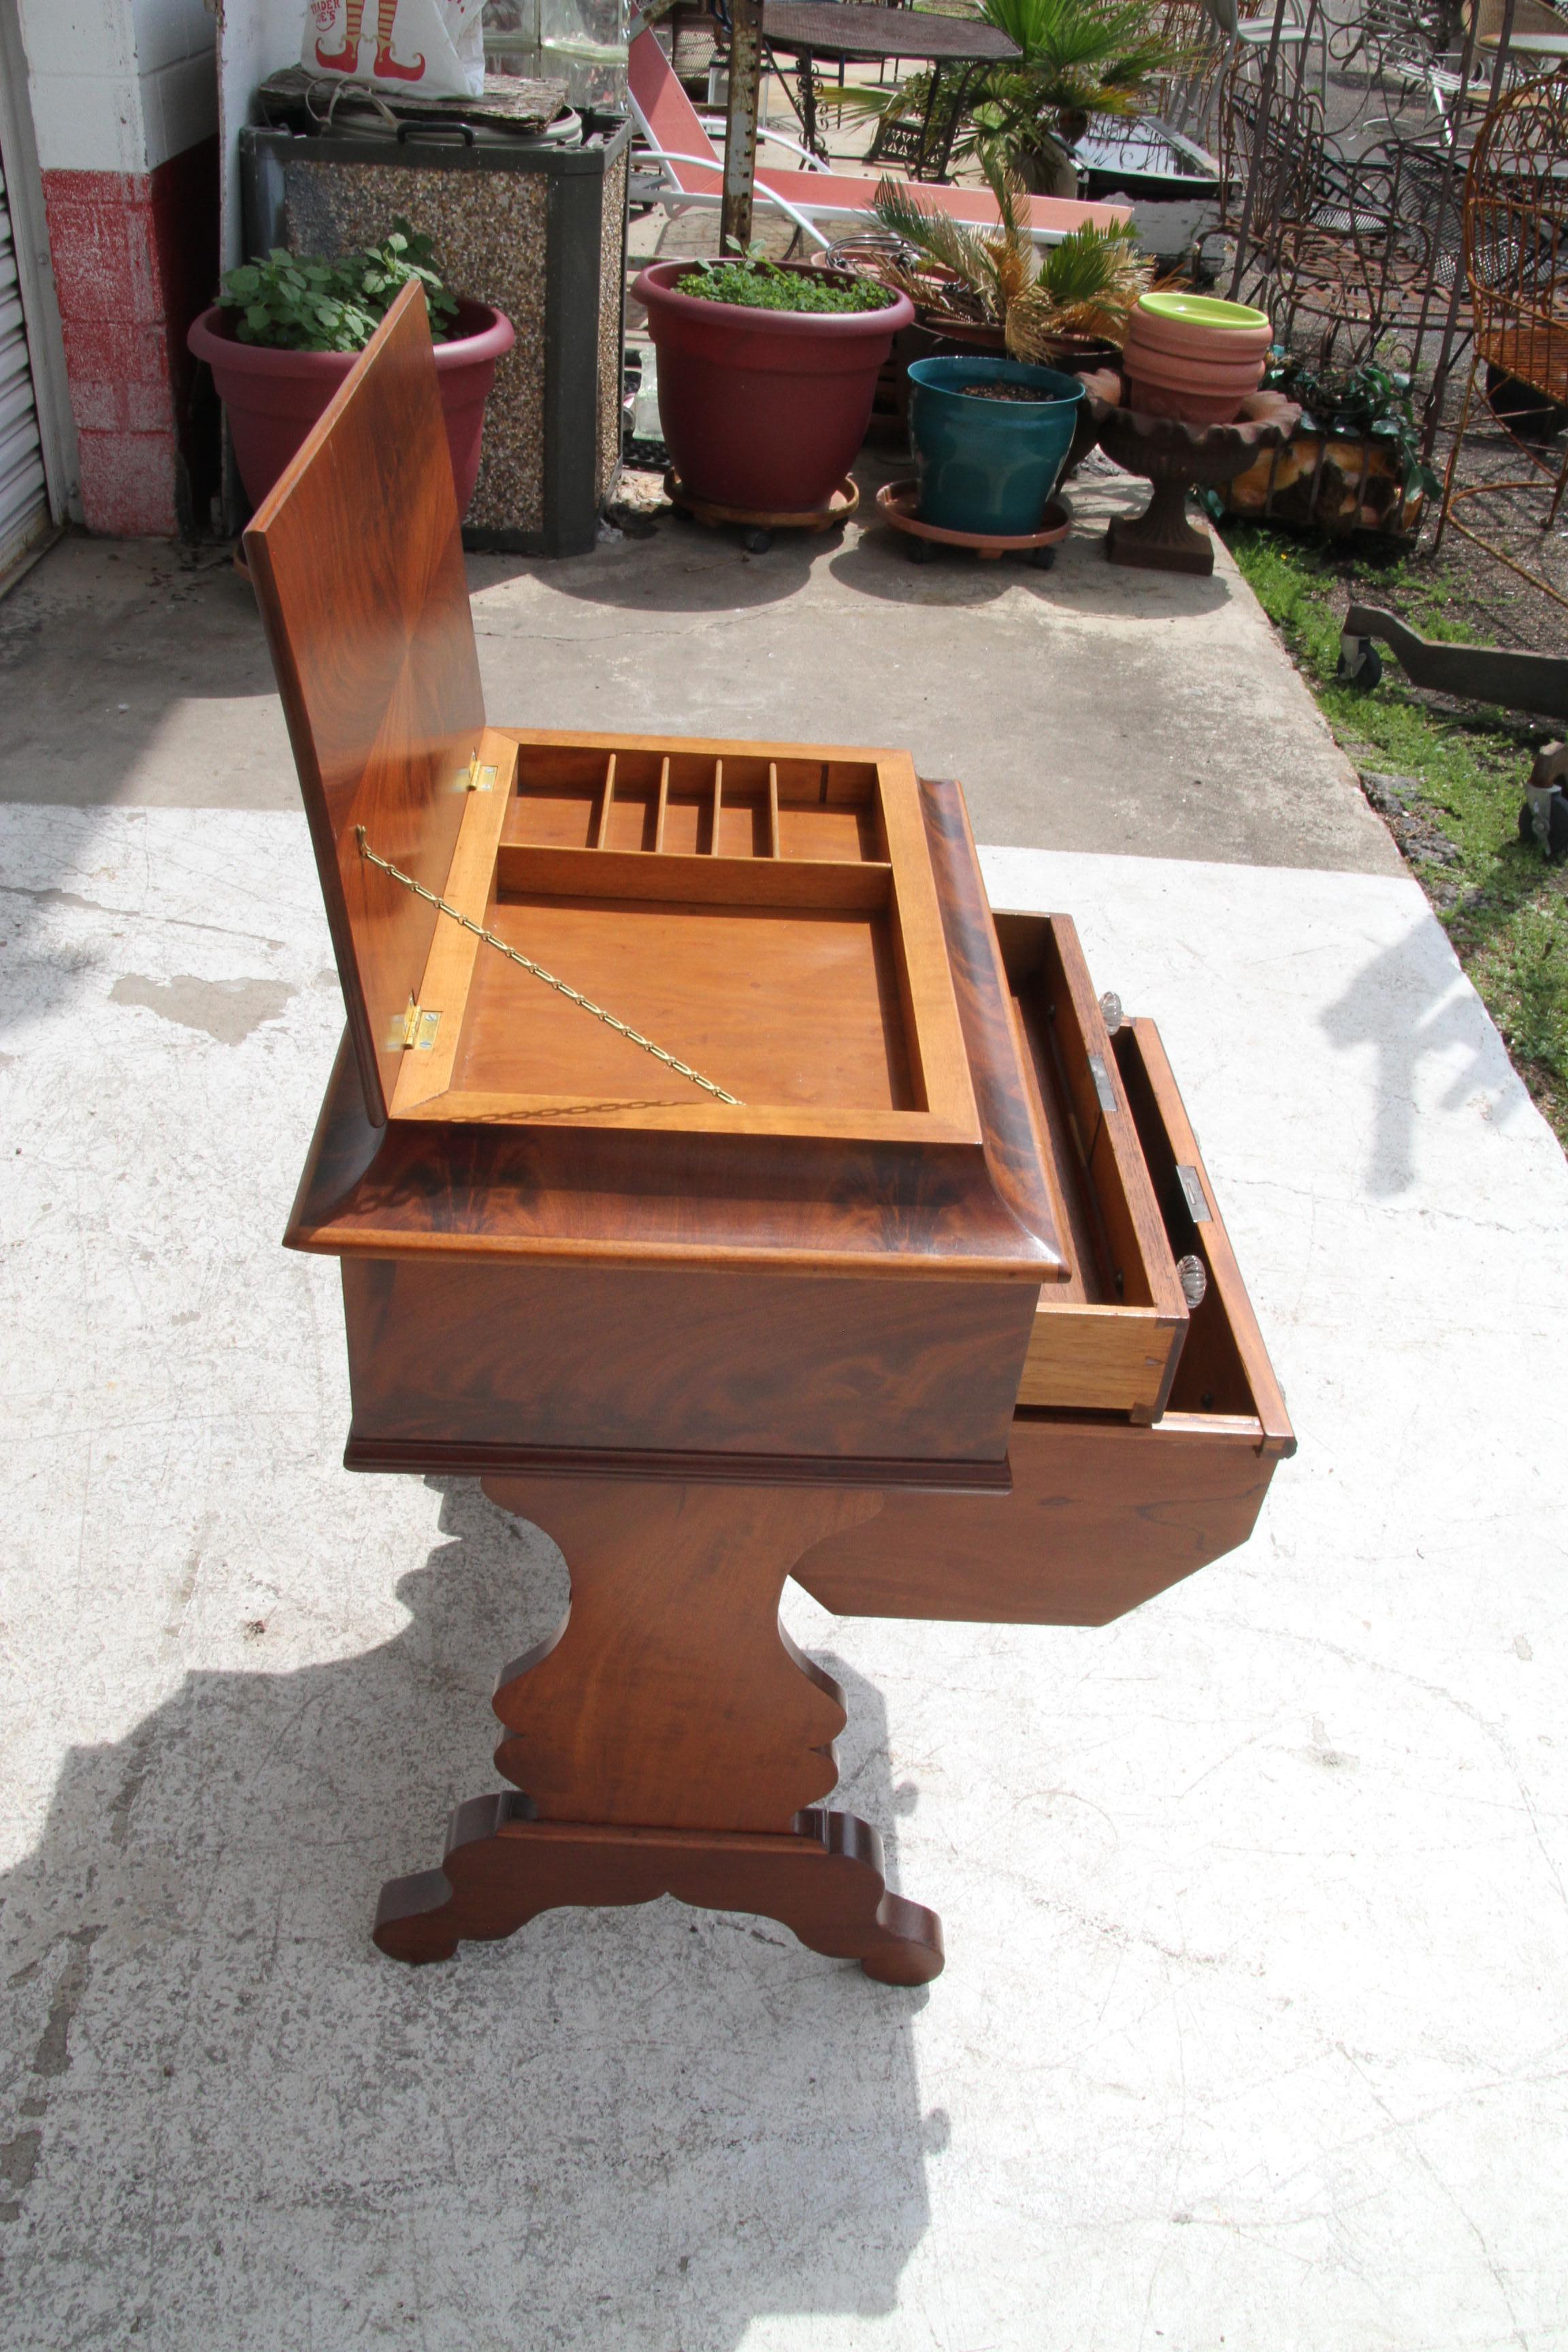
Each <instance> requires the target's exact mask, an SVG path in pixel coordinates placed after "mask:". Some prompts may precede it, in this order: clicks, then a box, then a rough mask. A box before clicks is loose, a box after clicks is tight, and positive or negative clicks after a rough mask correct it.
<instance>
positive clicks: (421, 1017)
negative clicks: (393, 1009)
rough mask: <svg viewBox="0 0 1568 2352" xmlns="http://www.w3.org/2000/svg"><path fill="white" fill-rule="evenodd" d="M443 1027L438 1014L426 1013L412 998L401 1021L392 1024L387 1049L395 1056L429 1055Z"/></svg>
mask: <svg viewBox="0 0 1568 2352" xmlns="http://www.w3.org/2000/svg"><path fill="white" fill-rule="evenodd" d="M440 1026H441V1016H440V1014H439V1013H426V1012H425V1011H424V1010H423V1008H422V1007H421V1006H420V1005H418V1004H416V1003H415V1001H414V999H413V997H410V998H409V1000H408V1009H407V1011H406V1012H405V1013H404V1014H403V1016H402V1018H401V1020H398V1021H395V1022H394V1023H393V1024H392V1034H391V1035H390V1036H389V1037H388V1039H387V1041H386V1043H387V1049H388V1051H389V1052H391V1053H394V1054H409V1053H414V1054H428V1053H429V1052H430V1050H431V1048H432V1047H433V1046H434V1045H435V1043H436V1032H437V1029H439V1027H440Z"/></svg>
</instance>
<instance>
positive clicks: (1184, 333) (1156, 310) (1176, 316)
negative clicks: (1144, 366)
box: [1127, 294, 1274, 359]
mask: <svg viewBox="0 0 1568 2352" xmlns="http://www.w3.org/2000/svg"><path fill="white" fill-rule="evenodd" d="M1273 339H1274V330H1273V327H1272V326H1271V324H1270V323H1269V320H1268V314H1267V313H1266V312H1265V311H1262V310H1249V309H1248V308H1247V305H1246V304H1245V303H1243V302H1220V301H1216V300H1215V299H1214V298H1213V297H1212V296H1210V295H1206V294H1145V295H1144V296H1143V298H1142V300H1141V301H1140V302H1139V303H1138V304H1137V306H1136V307H1135V309H1134V310H1133V312H1132V315H1131V318H1130V319H1129V320H1128V322H1127V340H1128V341H1129V342H1130V343H1131V342H1136V343H1137V344H1138V345H1139V346H1140V347H1141V348H1142V349H1145V350H1149V351H1162V352H1169V353H1170V354H1171V356H1172V357H1173V359H1200V358H1204V357H1205V356H1207V355H1208V354H1209V353H1211V352H1214V353H1216V354H1224V355H1226V356H1228V357H1231V358H1235V359H1240V358H1241V357H1243V356H1244V355H1247V356H1250V355H1251V354H1252V353H1253V352H1258V351H1263V352H1267V351H1268V347H1269V345H1270V343H1271V342H1272V341H1273Z"/></svg>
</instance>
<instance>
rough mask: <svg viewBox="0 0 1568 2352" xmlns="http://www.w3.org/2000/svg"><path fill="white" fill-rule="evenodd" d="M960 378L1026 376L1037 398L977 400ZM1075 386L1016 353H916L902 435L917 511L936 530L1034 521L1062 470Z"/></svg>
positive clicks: (976, 532)
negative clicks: (925, 356)
mask: <svg viewBox="0 0 1568 2352" xmlns="http://www.w3.org/2000/svg"><path fill="white" fill-rule="evenodd" d="M967 383H1021V384H1028V385H1030V386H1031V387H1032V388H1033V389H1035V390H1036V391H1037V392H1039V393H1041V394H1044V397H1043V398H1042V399H1039V400H1027V401H1026V400H986V399H984V398H983V397H977V396H976V395H974V394H972V393H967V392H963V391H961V390H960V389H959V387H960V386H961V385H963V384H967ZM1083 396H1084V392H1083V386H1082V384H1081V383H1079V380H1078V378H1077V377H1076V376H1071V375H1059V374H1058V373H1057V371H1056V369H1055V368H1043V367H1028V366H1026V365H1025V363H1024V362H1023V361H1021V360H989V359H973V360H964V359H938V360H915V361H913V362H911V364H910V446H911V447H912V448H913V450H914V457H915V473H916V477H917V478H918V480H919V482H920V503H919V506H918V507H917V509H916V512H917V514H918V515H919V518H920V520H921V522H930V523H934V524H935V525H936V526H937V528H938V530H957V531H965V532H968V533H970V534H971V535H972V536H973V537H974V538H976V539H1025V538H1027V537H1028V536H1029V535H1030V534H1031V533H1032V532H1034V531H1037V530H1039V528H1040V524H1041V519H1042V517H1043V516H1044V514H1045V511H1046V506H1047V501H1048V499H1050V497H1051V494H1052V492H1053V491H1054V490H1055V488H1056V487H1057V484H1058V481H1059V480H1060V479H1061V473H1062V467H1064V466H1065V465H1066V463H1067V457H1068V450H1069V449H1070V448H1071V446H1072V436H1073V427H1074V426H1075V425H1076V424H1077V423H1078V415H1079V405H1080V404H1081V402H1082V400H1083Z"/></svg>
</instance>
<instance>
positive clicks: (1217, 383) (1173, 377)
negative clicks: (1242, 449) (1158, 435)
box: [1124, 294, 1273, 425]
mask: <svg viewBox="0 0 1568 2352" xmlns="http://www.w3.org/2000/svg"><path fill="white" fill-rule="evenodd" d="M1272 336H1273V330H1272V328H1271V327H1270V325H1269V322H1268V319H1267V318H1266V317H1265V315H1264V313H1263V312H1262V311H1261V310H1248V309H1247V308H1246V306H1245V305H1244V304H1242V303H1239V302H1217V301H1214V300H1212V299H1210V298H1209V297H1207V296H1206V295H1199V294H1164V295H1161V294H1155V295H1145V296H1144V297H1143V299H1142V301H1141V302H1140V303H1139V304H1138V306H1137V308H1136V309H1135V310H1134V311H1133V313H1132V315H1131V319H1130V320H1128V322H1127V342H1126V349H1125V355H1124V368H1125V373H1126V377H1127V398H1128V402H1129V404H1130V405H1131V407H1132V408H1134V409H1135V410H1137V411H1138V413H1139V414H1140V415H1144V416H1183V417H1185V418H1186V419H1187V420H1188V421H1189V422H1190V423H1192V424H1194V425H1229V424H1230V423H1232V422H1233V420H1234V419H1235V418H1236V417H1237V415H1239V413H1240V410H1241V404H1242V402H1243V401H1244V400H1245V399H1246V398H1247V394H1249V393H1253V392H1256V391H1257V389H1258V385H1259V383H1261V382H1262V380H1263V370H1264V368H1265V366H1266V364H1267V363H1268V350H1269V344H1270V342H1271V341H1272Z"/></svg>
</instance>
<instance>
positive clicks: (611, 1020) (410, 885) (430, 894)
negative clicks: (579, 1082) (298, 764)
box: [354, 824, 740, 1108]
mask: <svg viewBox="0 0 1568 2352" xmlns="http://www.w3.org/2000/svg"><path fill="white" fill-rule="evenodd" d="M354 838H355V839H356V840H357V841H358V843H359V854H360V856H362V857H363V859H364V860H365V861H366V863H367V864H368V865H371V866H379V867H380V868H381V870H382V872H383V873H384V874H390V875H391V877H392V878H393V880H394V881H395V882H401V883H402V885H403V887H404V888H405V890H412V891H413V892H414V895H415V897H416V898H424V899H425V900H426V901H427V902H428V904H429V905H430V906H432V907H434V908H436V909H437V913H439V914H442V915H450V917H451V919H452V920H453V921H454V922H455V923H461V925H462V927H463V929H464V930H466V931H472V933H473V935H474V937H475V939H477V940H483V941H484V943H485V945H486V947H488V948H499V949H500V952H501V954H502V955H503V956H506V957H508V958H509V959H510V961H511V962H513V963H516V964H521V966H522V969H523V971H526V972H531V974H532V976H533V978H534V979H535V980H542V982H544V985H545V987H546V988H552V989H554V991H555V992H556V994H557V995H558V996H563V997H564V998H565V999H566V1001H567V1003H569V1004H575V1005H576V1006H577V1007H578V1008H579V1010H580V1011H581V1012H584V1013H592V1014H593V1016H594V1018H595V1021H602V1022H603V1023H604V1024H605V1028H606V1029H613V1030H614V1031H615V1033H616V1036H617V1037H624V1038H625V1039H626V1042H627V1044H628V1045H638V1046H640V1047H641V1049H642V1051H643V1052H644V1053H645V1054H651V1055H653V1058H654V1060H655V1061H656V1062H662V1063H663V1064H664V1066H665V1068H666V1069H667V1070H673V1071H674V1073H675V1075H676V1076H677V1077H678V1078H689V1079H690V1081H691V1083H692V1085H693V1086H694V1087H701V1089H702V1091H703V1093H704V1094H708V1095H712V1096H714V1097H716V1098H717V1100H718V1101H720V1102H721V1103H731V1104H733V1105H734V1106H735V1107H736V1108H740V1097H739V1096H738V1095H727V1094H726V1093H725V1092H724V1089H723V1087H716V1086H715V1085H714V1083H713V1081H712V1079H711V1078H705V1077H704V1076H702V1074H701V1072H700V1071H699V1070H694V1069H692V1068H691V1066H690V1065H689V1063H687V1062H678V1061H677V1060H676V1058H675V1055H673V1054H667V1053H666V1052H665V1050H664V1047H663V1046H662V1045H655V1044H654V1042H653V1040H652V1038H651V1037H645V1036H643V1035H642V1034H641V1032H640V1031H638V1030H636V1029H628V1028H627V1026H626V1023H625V1022H624V1021H617V1020H616V1016H615V1014H614V1013H606V1012H605V1008H604V1006H603V1005H602V1004H595V1003H594V1001H593V999H592V998H591V997H587V996H583V995H581V994H580V993H579V992H578V991H577V990H576V989H574V988H569V987H568V986H567V984H566V982H564V981H563V980H557V979H556V977H555V974H554V973H553V972H552V971H545V969H544V966H543V965H542V963H535V962H534V961H533V959H532V957H531V956H525V955H522V954H521V953H520V952H519V950H517V949H516V948H513V947H509V946H508V945H507V943H506V941H505V940H501V939H498V938H497V937H496V935H495V933H494V931H487V930H486V929H484V927H483V926H482V924H479V923H475V922H471V921H470V920H469V919H468V916H467V915H465V914H464V913H463V911H462V909H461V908H458V907H454V906H451V905H449V904H448V902H447V900H446V899H445V898H437V896H436V893H435V891H434V890H426V887H425V885H424V883H423V882H416V880H415V879H414V877H413V875H412V874H405V873H404V872H403V870H402V869H401V867H399V866H394V865H393V864H392V862H391V860H390V859H388V858H385V857H378V856H376V854H375V852H374V849H373V848H372V847H371V845H370V844H369V842H368V841H367V840H366V839H365V834H364V827H363V824H356V825H355V827H354Z"/></svg>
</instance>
